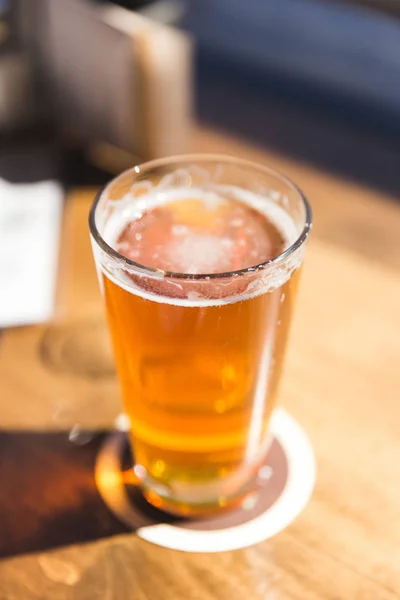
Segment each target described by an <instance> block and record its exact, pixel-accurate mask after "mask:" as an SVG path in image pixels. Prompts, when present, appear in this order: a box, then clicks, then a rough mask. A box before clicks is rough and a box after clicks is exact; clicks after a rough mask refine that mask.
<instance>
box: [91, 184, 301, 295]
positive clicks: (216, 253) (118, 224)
mask: <svg viewBox="0 0 400 600" xmlns="http://www.w3.org/2000/svg"><path fill="white" fill-rule="evenodd" d="M215 190H217V192H218V193H217V192H216V191H206V190H204V189H201V188H197V187H193V188H172V189H162V190H159V189H157V188H150V189H149V191H148V192H146V193H145V194H142V195H141V196H140V197H139V198H134V197H132V195H130V194H127V195H126V196H125V197H123V198H121V200H118V201H112V203H113V206H114V208H113V213H112V214H111V215H110V217H109V218H108V220H107V223H106V224H105V227H104V231H103V232H101V233H102V235H103V238H104V240H105V241H106V242H107V244H108V245H109V246H111V247H112V248H117V246H118V239H119V237H120V235H121V234H122V232H123V231H124V229H125V228H126V226H127V225H128V224H129V223H131V222H132V221H135V220H139V219H140V218H141V217H142V215H143V214H144V213H146V212H148V211H151V210H152V209H154V208H156V207H159V206H162V205H166V204H168V203H170V202H172V201H173V202H176V201H179V200H182V201H184V200H190V199H195V200H199V199H201V200H202V201H204V203H205V205H206V207H207V206H209V207H210V209H212V208H215V206H216V205H217V204H218V203H224V202H229V201H230V200H231V199H234V200H239V201H240V202H242V203H244V204H247V205H248V206H249V207H251V208H252V209H255V210H256V211H257V212H259V213H260V214H262V215H264V216H265V217H266V218H267V219H268V220H269V221H270V222H271V223H272V224H273V225H274V226H275V227H276V228H277V230H278V231H279V232H280V234H281V236H282V238H283V239H284V249H287V248H288V247H289V246H290V245H291V244H292V243H293V242H294V241H295V240H296V239H297V237H298V235H299V233H300V231H298V229H297V227H296V225H295V223H294V221H293V220H292V218H291V217H290V216H289V215H288V214H287V212H286V211H285V210H284V209H283V208H282V207H281V206H279V205H278V204H277V203H276V201H274V200H273V199H269V198H268V197H265V196H261V195H257V194H254V193H252V192H250V191H247V190H244V189H242V188H238V187H236V186H228V185H218V186H215ZM236 221H237V222H235V223H234V222H233V221H232V223H231V225H232V226H233V227H235V226H236V227H240V226H242V225H243V222H239V219H236ZM175 227H176V230H175V231H174V232H173V233H174V235H175V236H176V237H177V238H179V237H181V236H186V234H187V228H186V227H185V226H182V225H176V226H175ZM249 233H250V232H249ZM230 243H232V240H230V239H229V238H226V239H224V238H222V239H221V238H217V237H213V236H211V235H202V236H196V237H194V238H191V236H187V238H185V239H184V240H183V242H182V241H181V242H180V244H179V246H177V252H179V257H178V258H179V259H180V263H181V264H182V265H184V267H185V268H184V269H183V270H182V272H184V273H185V272H188V273H191V274H194V273H197V274H204V273H209V272H210V269H211V268H212V266H213V265H214V264H215V263H217V264H219V263H220V262H221V257H222V254H221V252H222V251H223V249H224V246H225V251H226V252H227V253H229V251H230V247H231V246H230ZM199 257H200V262H199V260H198V259H199ZM107 262H108V261H107ZM300 262H301V260H300V261H298V264H297V265H296V266H295V267H294V268H297V267H298V266H299V264H300ZM143 266H144V267H145V265H143ZM251 269H252V268H250V271H251ZM273 269H277V271H278V272H277V273H276V274H275V275H274V273H268V274H266V276H265V277H264V278H263V277H262V276H261V277H260V279H262V281H260V282H258V283H257V282H256V281H253V282H252V283H250V285H249V288H248V290H247V291H248V293H246V292H245V293H244V294H240V295H236V296H231V297H225V298H218V299H213V298H208V297H206V296H202V295H201V294H198V293H197V292H188V296H187V298H176V297H169V296H164V295H160V294H157V293H156V292H154V293H152V292H151V291H148V290H144V289H143V288H142V287H139V286H138V285H136V284H135V283H134V282H133V281H132V279H131V278H130V277H129V275H128V274H127V273H129V272H130V271H131V272H132V273H134V274H135V275H140V276H144V277H148V278H149V279H150V278H154V279H159V280H162V279H163V277H164V272H163V271H162V270H157V269H156V270H155V271H154V273H149V274H148V273H145V272H143V271H140V267H138V269H135V267H133V266H126V268H124V270H125V271H126V272H125V273H124V272H123V271H122V270H121V268H120V267H119V270H118V275H117V277H116V276H115V273H114V274H113V273H111V272H110V270H109V269H108V268H105V266H103V272H104V274H105V275H106V276H107V277H108V278H109V279H111V280H112V281H113V282H114V283H115V284H116V285H119V286H120V287H123V288H124V289H125V290H126V291H128V292H130V293H133V294H135V295H139V296H141V297H143V298H144V299H147V300H153V301H157V302H161V303H164V304H171V305H177V306H187V307H198V306H218V305H224V304H230V303H234V302H239V301H243V300H246V299H249V298H253V297H255V296H258V295H261V294H263V293H266V292H268V291H272V290H274V289H276V288H277V287H280V286H281V285H283V283H285V281H287V279H288V278H289V277H290V275H291V272H292V271H293V270H294V269H293V268H292V269H289V270H287V269H286V270H285V269H282V268H281V269H279V267H273ZM253 270H254V271H255V270H256V268H255V267H253ZM260 275H261V272H260ZM245 276H246V275H245ZM170 285H176V286H177V287H178V286H179V287H180V288H181V289H182V286H181V284H180V283H179V280H176V281H175V282H170ZM194 296H196V298H195V297H194Z"/></svg>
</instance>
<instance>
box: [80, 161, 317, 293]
mask: <svg viewBox="0 0 400 600" xmlns="http://www.w3.org/2000/svg"><path fill="white" fill-rule="evenodd" d="M196 161H197V162H205V161H214V162H220V163H223V164H231V165H235V164H236V165H238V166H241V167H245V168H249V169H252V170H253V171H258V172H259V173H264V174H265V175H270V176H273V177H275V178H276V179H278V180H280V181H281V182H282V183H284V184H285V185H287V186H288V187H289V188H290V189H291V190H292V191H294V192H295V193H296V194H297V195H298V197H299V198H300V199H301V201H302V203H303V206H304V209H305V223H304V226H303V229H302V231H301V232H300V233H299V235H298V236H297V237H296V239H295V240H294V241H293V242H292V244H290V246H288V247H287V248H286V249H285V250H284V251H283V252H281V253H280V254H278V255H277V256H275V257H274V258H271V259H270V260H267V261H265V262H262V263H258V264H256V265H251V266H249V267H246V268H244V269H237V270H235V271H224V272H221V273H180V272H174V271H166V270H163V269H157V268H155V267H149V266H147V265H143V264H141V263H138V262H135V261H134V260H132V259H130V258H128V257H126V256H124V255H123V254H121V253H119V252H118V251H117V250H115V249H114V248H113V247H112V246H110V245H109V244H108V243H107V242H106V241H105V240H104V238H103V236H102V235H101V233H100V232H99V230H98V228H97V225H96V209H97V207H98V204H99V202H100V200H101V199H102V197H103V195H104V193H105V192H106V191H107V189H108V188H110V187H111V186H112V185H113V184H114V183H115V181H117V180H118V179H119V178H122V177H123V176H124V175H128V174H129V173H135V174H136V175H140V174H141V173H142V171H149V170H150V169H153V168H157V167H162V166H168V165H174V164H175V163H181V162H196ZM311 227H312V210H311V206H310V204H309V202H308V200H307V198H306V196H305V194H304V193H303V192H302V191H301V189H300V188H299V187H298V186H297V185H296V184H295V183H294V182H293V181H292V180H291V179H290V178H289V177H286V175H282V173H280V172H279V171H277V170H275V169H272V168H271V167H267V166H264V165H260V164H259V163H255V162H253V161H251V160H247V159H244V158H237V157H235V156H231V155H229V154H209V153H194V154H180V155H175V156H167V157H164V158H156V159H153V160H150V161H147V162H144V163H140V164H138V165H135V166H133V167H131V168H129V169H126V170H125V171H122V172H121V173H119V175H117V176H115V177H113V179H111V181H109V182H108V183H107V184H106V185H104V186H103V187H102V188H101V189H100V190H99V192H97V194H96V196H95V199H94V201H93V203H92V206H91V208H90V212H89V229H90V233H91V235H92V236H93V238H94V240H95V241H96V243H97V244H98V246H99V247H100V248H101V249H102V250H103V251H104V252H105V253H106V254H107V255H108V256H111V257H112V258H114V259H116V260H118V261H123V262H124V263H126V264H127V265H128V266H130V267H133V268H135V269H137V270H138V271H139V272H140V274H142V275H143V274H147V275H149V276H156V277H158V278H159V277H160V276H162V278H166V279H184V280H188V281H193V280H197V281H199V280H207V281H208V280H210V279H223V278H227V277H237V276H244V275H246V274H251V273H254V272H255V271H261V270H267V269H270V268H272V267H274V266H276V265H279V264H281V263H282V262H284V261H285V260H286V259H287V258H289V257H290V256H291V255H292V254H293V253H294V252H295V251H296V250H297V249H298V248H300V246H302V245H303V244H304V242H305V241H306V240H307V238H308V235H309V233H310V231H311Z"/></svg>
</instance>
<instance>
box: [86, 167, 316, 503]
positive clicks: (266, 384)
mask: <svg viewBox="0 0 400 600" xmlns="http://www.w3.org/2000/svg"><path fill="white" fill-rule="evenodd" d="M216 166H218V167H219V170H220V171H222V176H221V175H220V176H219V178H218V180H217V181H213V175H212V174H213V173H215V171H216V169H215V167H216ZM245 175H247V180H246V177H244V176H245ZM254 179H257V182H258V188H259V187H260V186H259V180H260V179H262V182H263V183H264V188H263V189H264V190H266V191H264V193H263V194H261V193H259V192H258V191H257V187H256V191H253V190H254V186H253V185H252V181H253V180H254ZM238 181H239V182H240V185H238ZM243 181H247V183H246V186H244V185H243ZM267 184H268V185H267ZM272 184H274V185H272ZM282 188H283V190H282ZM309 228H310V213H309V208H308V205H307V204H306V201H305V200H304V198H303V197H302V195H301V194H300V192H298V190H297V189H296V188H295V187H294V186H293V185H292V184H290V183H289V182H288V181H287V180H285V179H284V178H282V177H281V176H279V175H277V174H275V173H273V172H271V171H269V170H266V169H263V168H261V167H260V168H257V167H255V166H253V165H249V164H248V163H246V162H243V161H235V159H231V158H221V157H218V158H208V157H187V158H186V159H182V158H177V159H166V160H164V161H154V162H153V163H148V164H147V165H143V166H142V167H136V168H135V169H134V170H132V171H130V172H128V173H125V174H123V175H121V176H120V177H119V178H117V179H116V180H115V181H114V182H112V183H111V184H110V185H109V186H108V187H107V188H106V189H105V190H104V192H103V193H102V194H101V195H100V197H99V198H98V200H97V202H96V203H95V205H94V207H93V209H92V213H91V232H92V238H93V242H94V243H93V246H94V251H95V257H96V262H97V265H98V271H99V276H100V279H101V285H102V289H103V292H104V297H105V302H106V307H107V314H108V320H109V325H110V330H111V336H112V341H113V346H114V350H115V357H116V363H117V369H118V373H119V378H120V382H121V387H122V395H123V400H124V406H125V411H126V413H127V414H128V416H129V419H130V424H131V432H132V446H133V449H134V456H135V464H136V467H135V473H136V474H137V475H138V476H139V478H140V481H141V485H142V487H143V490H144V493H145V495H146V497H147V498H148V500H149V501H150V502H152V503H153V504H154V505H156V506H159V507H162V508H165V509H167V510H169V511H172V512H177V513H180V514H188V513H201V512H204V511H208V510H211V509H215V508H217V507H218V506H220V507H222V506H227V505H229V504H234V503H237V502H239V501H240V500H241V499H242V498H243V497H244V495H245V494H246V493H248V492H249V491H250V490H251V488H252V485H254V481H255V478H256V477H257V471H258V469H259V468H260V466H261V465H262V464H263V462H264V460H265V456H266V454H267V452H268V448H269V443H270V438H269V435H268V423H269V419H270V416H271V412H272V410H273V408H274V406H275V402H276V395H277V388H278V383H279V379H280V373H281V369H282V364H283V356H284V352H285V345H286V339H287V333H288V327H289V323H290V320H291V315H292V312H293V306H294V301H295V296H296V290H297V284H298V278H299V272H300V266H301V261H302V257H303V251H304V242H305V240H306V238H307V235H308V231H309Z"/></svg>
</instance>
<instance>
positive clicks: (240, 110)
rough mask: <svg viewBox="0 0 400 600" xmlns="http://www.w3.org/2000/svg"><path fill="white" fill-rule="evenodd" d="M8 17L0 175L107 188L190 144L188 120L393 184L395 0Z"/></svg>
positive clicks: (48, 1)
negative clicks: (116, 175)
mask: <svg viewBox="0 0 400 600" xmlns="http://www.w3.org/2000/svg"><path fill="white" fill-rule="evenodd" d="M0 14H1V17H0V19H1V21H0V135H1V158H0V176H1V177H4V178H6V179H9V180H18V181H30V180H34V179H41V178H49V177H56V178H57V179H59V180H60V181H62V182H63V183H64V184H65V185H74V184H82V183H84V184H88V183H89V184H92V183H102V182H103V181H105V180H107V178H108V177H109V175H110V173H112V172H115V171H118V170H120V168H121V167H122V168H123V167H124V166H125V165H126V164H129V163H130V162H131V160H144V159H147V158H151V157H153V156H159V155H165V154H172V153H176V152H182V151H183V152H184V151H186V150H187V148H188V129H189V123H190V117H191V115H193V116H194V117H195V118H196V119H197V120H200V121H201V122H203V123H206V124H210V125H212V126H215V127H217V128H219V129H224V130H228V131H231V132H233V133H237V134H240V135H241V136H242V137H246V138H249V139H251V140H253V141H256V142H257V143H259V144H262V145H267V146H269V147H270V148H276V149H277V150H279V151H280V152H285V153H288V154H291V155H293V156H295V157H299V158H301V159H305V160H307V161H311V162H313V163H315V164H317V165H321V166H323V167H324V168H328V169H331V170H333V171H335V172H338V173H340V174H342V175H345V176H348V177H352V178H356V179H359V180H362V181H363V182H366V183H368V184H371V185H374V186H379V187H382V188H384V189H385V190H387V191H390V192H392V193H397V192H398V190H399V182H400V173H399V170H398V168H397V165H398V159H399V150H398V144H397V141H398V139H399V135H400V77H399V76H400V2H398V0H354V1H350V0H246V1H244V0H217V1H216V0H155V1H151V0H114V1H113V0H35V1H34V2H32V0H0ZM133 157H134V158H133Z"/></svg>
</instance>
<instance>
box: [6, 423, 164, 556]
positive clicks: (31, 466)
mask: <svg viewBox="0 0 400 600" xmlns="http://www.w3.org/2000/svg"><path fill="white" fill-rule="evenodd" d="M104 436H105V434H104V433H103V434H99V435H97V436H96V437H95V438H94V439H93V440H92V441H91V442H89V443H88V444H86V445H84V446H77V445H74V444H72V443H71V442H70V441H69V439H68V434H67V433H66V432H63V433H31V432H29V433H28V432H2V433H0V481H1V487H0V531H1V534H2V535H1V536H0V557H6V556H12V555H18V554H23V553H27V552H37V551H43V550H47V549H50V548H55V547H58V546H64V545H68V544H75V543H82V542H87V541H92V540H96V539H99V538H105V537H109V536H112V535H115V534H119V533H124V532H128V531H130V529H128V528H127V527H126V526H125V525H124V524H123V523H121V522H119V521H118V520H117V519H116V518H115V517H114V516H113V515H112V514H111V512H110V511H109V510H108V508H107V507H106V506H105V504H104V503H103V501H102V499H101V498H100V496H99V494H98V491H97V488H96V483H95V479H94V466H95V459H96V455H97V453H98V450H99V447H100V445H101V443H102V441H103V439H104ZM133 497H134V500H135V504H136V505H137V506H136V508H137V511H138V514H140V515H141V518H140V519H139V521H140V523H138V525H139V524H142V523H143V520H146V519H149V520H150V521H151V522H153V523H154V521H156V522H159V523H162V522H164V523H165V522H171V521H172V520H173V519H172V517H169V516H168V515H165V514H164V513H162V512H160V511H158V510H156V509H153V508H152V507H149V506H148V505H147V503H146V501H145V500H144V499H143V498H142V497H141V496H140V494H139V492H135V493H134V494H133Z"/></svg>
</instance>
